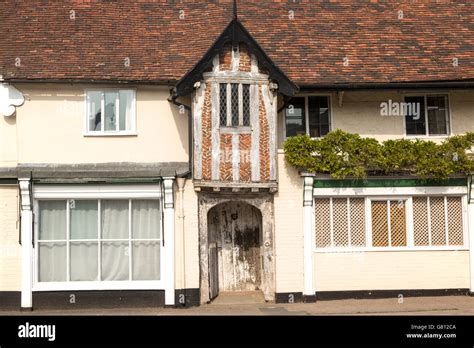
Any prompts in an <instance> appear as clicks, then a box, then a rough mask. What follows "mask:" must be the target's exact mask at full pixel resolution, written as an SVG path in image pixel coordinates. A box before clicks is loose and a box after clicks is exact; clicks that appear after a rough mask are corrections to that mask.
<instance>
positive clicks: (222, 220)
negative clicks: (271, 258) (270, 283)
mask: <svg viewBox="0 0 474 348" xmlns="http://www.w3.org/2000/svg"><path fill="white" fill-rule="evenodd" d="M208 218H209V220H208V222H209V245H210V246H214V245H215V246H216V248H217V260H218V262H217V263H218V267H217V272H218V277H217V278H218V281H216V277H215V274H212V272H215V271H214V270H212V269H210V279H212V283H213V284H216V283H218V287H219V290H220V291H252V290H259V289H260V288H261V269H262V262H261V244H262V243H261V223H262V218H261V214H260V211H259V210H258V209H256V208H255V207H253V206H251V205H249V204H246V203H241V202H227V203H222V204H219V205H217V206H216V207H214V208H212V209H211V210H210V212H209V216H208ZM214 243H215V244H214Z"/></svg>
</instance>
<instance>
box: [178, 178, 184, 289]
mask: <svg viewBox="0 0 474 348" xmlns="http://www.w3.org/2000/svg"><path fill="white" fill-rule="evenodd" d="M176 183H177V184H178V191H179V207H180V209H179V210H180V212H179V216H178V218H179V224H180V225H179V228H180V231H181V253H182V254H183V256H182V258H183V259H182V263H181V284H182V287H183V290H184V289H186V247H185V245H186V242H185V232H184V231H185V228H184V218H185V216H184V186H185V184H186V178H177V179H176Z"/></svg>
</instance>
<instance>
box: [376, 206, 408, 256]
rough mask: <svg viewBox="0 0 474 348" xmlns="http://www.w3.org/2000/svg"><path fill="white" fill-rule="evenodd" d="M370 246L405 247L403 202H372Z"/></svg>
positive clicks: (404, 209) (405, 223)
mask: <svg viewBox="0 0 474 348" xmlns="http://www.w3.org/2000/svg"><path fill="white" fill-rule="evenodd" d="M371 212H372V246H374V247H403V246H407V221H406V201H405V200H383V201H372V203H371Z"/></svg>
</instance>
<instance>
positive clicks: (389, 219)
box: [314, 196, 466, 250]
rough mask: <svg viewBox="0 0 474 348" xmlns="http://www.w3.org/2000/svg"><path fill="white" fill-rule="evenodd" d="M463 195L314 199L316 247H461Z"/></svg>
mask: <svg viewBox="0 0 474 348" xmlns="http://www.w3.org/2000/svg"><path fill="white" fill-rule="evenodd" d="M463 207H464V205H463V196H422V197H419V196H415V197H401V198H398V197H393V198H383V199H382V198H372V197H344V198H340V197H321V198H319V197H318V198H315V199H314V213H315V216H314V225H315V226H314V227H315V245H316V248H317V249H318V250H321V249H341V248H343V249H351V248H356V249H361V248H362V249H364V250H370V249H373V248H375V250H377V249H380V248H408V249H414V250H416V249H421V248H434V249H436V248H449V247H454V248H459V247H464V246H465V243H466V240H465V239H466V237H465V228H466V227H465V209H464V208H463Z"/></svg>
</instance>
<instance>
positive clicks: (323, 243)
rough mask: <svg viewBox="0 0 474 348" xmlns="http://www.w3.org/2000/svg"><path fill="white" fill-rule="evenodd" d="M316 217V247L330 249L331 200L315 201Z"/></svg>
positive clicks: (318, 199)
mask: <svg viewBox="0 0 474 348" xmlns="http://www.w3.org/2000/svg"><path fill="white" fill-rule="evenodd" d="M314 215H315V216H314V217H315V227H316V247H318V248H326V247H330V246H331V216H330V215H331V212H330V199H329V198H317V199H315V200H314Z"/></svg>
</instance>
